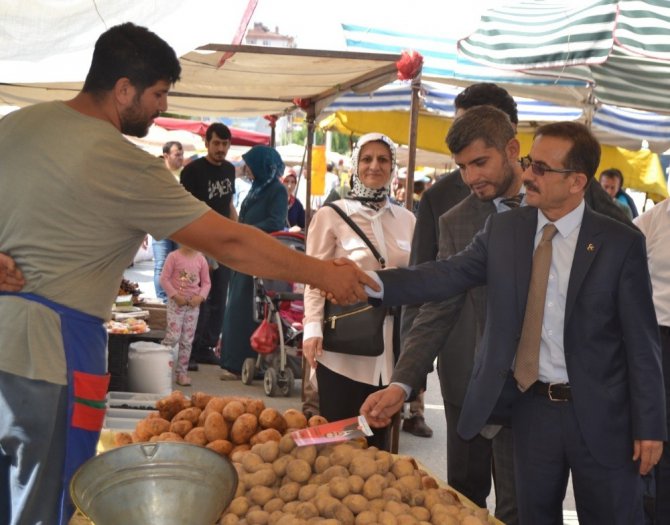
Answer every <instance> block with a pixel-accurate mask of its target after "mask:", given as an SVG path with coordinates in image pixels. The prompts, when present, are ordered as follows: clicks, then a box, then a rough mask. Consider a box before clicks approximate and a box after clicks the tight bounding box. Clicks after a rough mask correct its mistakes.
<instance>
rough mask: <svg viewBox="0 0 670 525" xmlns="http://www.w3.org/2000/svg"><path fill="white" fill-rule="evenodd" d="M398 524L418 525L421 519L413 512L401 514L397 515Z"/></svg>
mask: <svg viewBox="0 0 670 525" xmlns="http://www.w3.org/2000/svg"><path fill="white" fill-rule="evenodd" d="M397 519H398V525H418V523H419V520H417V519H416V518H415V517H414V516H412V515H411V514H401V515H400V516H397Z"/></svg>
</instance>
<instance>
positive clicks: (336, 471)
mask: <svg viewBox="0 0 670 525" xmlns="http://www.w3.org/2000/svg"><path fill="white" fill-rule="evenodd" d="M348 475H349V471H348V470H347V469H346V468H345V467H343V466H342V465H333V466H331V467H328V468H327V469H326V470H325V471H324V472H323V474H322V476H323V481H324V482H325V483H327V482H329V481H330V480H331V479H332V478H334V477H335V476H342V477H343V478H346V477H347V476H348Z"/></svg>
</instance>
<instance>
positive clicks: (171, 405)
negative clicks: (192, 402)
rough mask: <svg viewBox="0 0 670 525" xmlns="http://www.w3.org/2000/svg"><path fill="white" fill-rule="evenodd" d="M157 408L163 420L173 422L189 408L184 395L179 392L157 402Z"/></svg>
mask: <svg viewBox="0 0 670 525" xmlns="http://www.w3.org/2000/svg"><path fill="white" fill-rule="evenodd" d="M156 408H157V409H158V412H159V413H160V416H161V417H162V418H163V419H167V420H168V421H170V420H172V418H173V417H174V416H176V415H177V414H178V413H179V412H180V411H182V410H183V409H185V408H187V406H186V399H184V395H183V394H182V393H181V392H179V391H177V392H173V393H172V394H170V395H169V396H167V397H164V398H162V399H159V400H158V401H156Z"/></svg>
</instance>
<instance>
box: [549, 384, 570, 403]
mask: <svg viewBox="0 0 670 525" xmlns="http://www.w3.org/2000/svg"><path fill="white" fill-rule="evenodd" d="M562 384H563V383H549V388H548V389H547V394H548V396H549V401H554V402H555V403H558V402H561V401H562V402H566V401H567V399H556V398H554V397H553V396H552V395H551V387H553V386H555V385H562Z"/></svg>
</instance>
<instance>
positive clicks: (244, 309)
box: [221, 146, 288, 380]
mask: <svg viewBox="0 0 670 525" xmlns="http://www.w3.org/2000/svg"><path fill="white" fill-rule="evenodd" d="M242 159H243V160H244V163H245V165H244V168H243V169H244V171H245V173H246V175H247V177H249V178H250V179H252V181H253V182H252V184H251V189H250V190H249V193H248V194H247V197H246V199H244V202H243V203H242V207H241V208H240V217H239V221H240V222H241V223H244V224H249V225H250V226H255V227H256V228H260V229H261V230H263V231H265V232H268V233H270V232H274V231H279V230H282V229H283V228H284V225H285V224H286V213H287V211H288V195H287V193H286V188H285V187H284V185H283V184H282V183H281V181H280V179H279V177H280V176H281V175H282V174H283V173H284V162H283V161H282V159H281V157H280V156H279V153H277V151H276V150H275V149H274V148H270V147H268V146H254V147H253V148H251V149H250V150H249V151H247V152H246V153H245V154H244V155H242ZM257 326H258V324H257V323H256V322H254V319H253V278H252V277H251V276H250V275H246V274H243V273H239V272H232V274H231V277H230V284H229V285H228V305H227V307H226V311H225V313H224V317H223V336H222V345H221V367H222V368H223V372H222V374H221V379H222V380H227V379H239V377H240V372H241V370H242V363H243V362H244V360H245V359H246V358H247V357H256V353H255V352H254V350H252V348H251V345H250V344H249V338H250V337H251V334H253V332H254V330H255V329H256V327H257Z"/></svg>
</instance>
